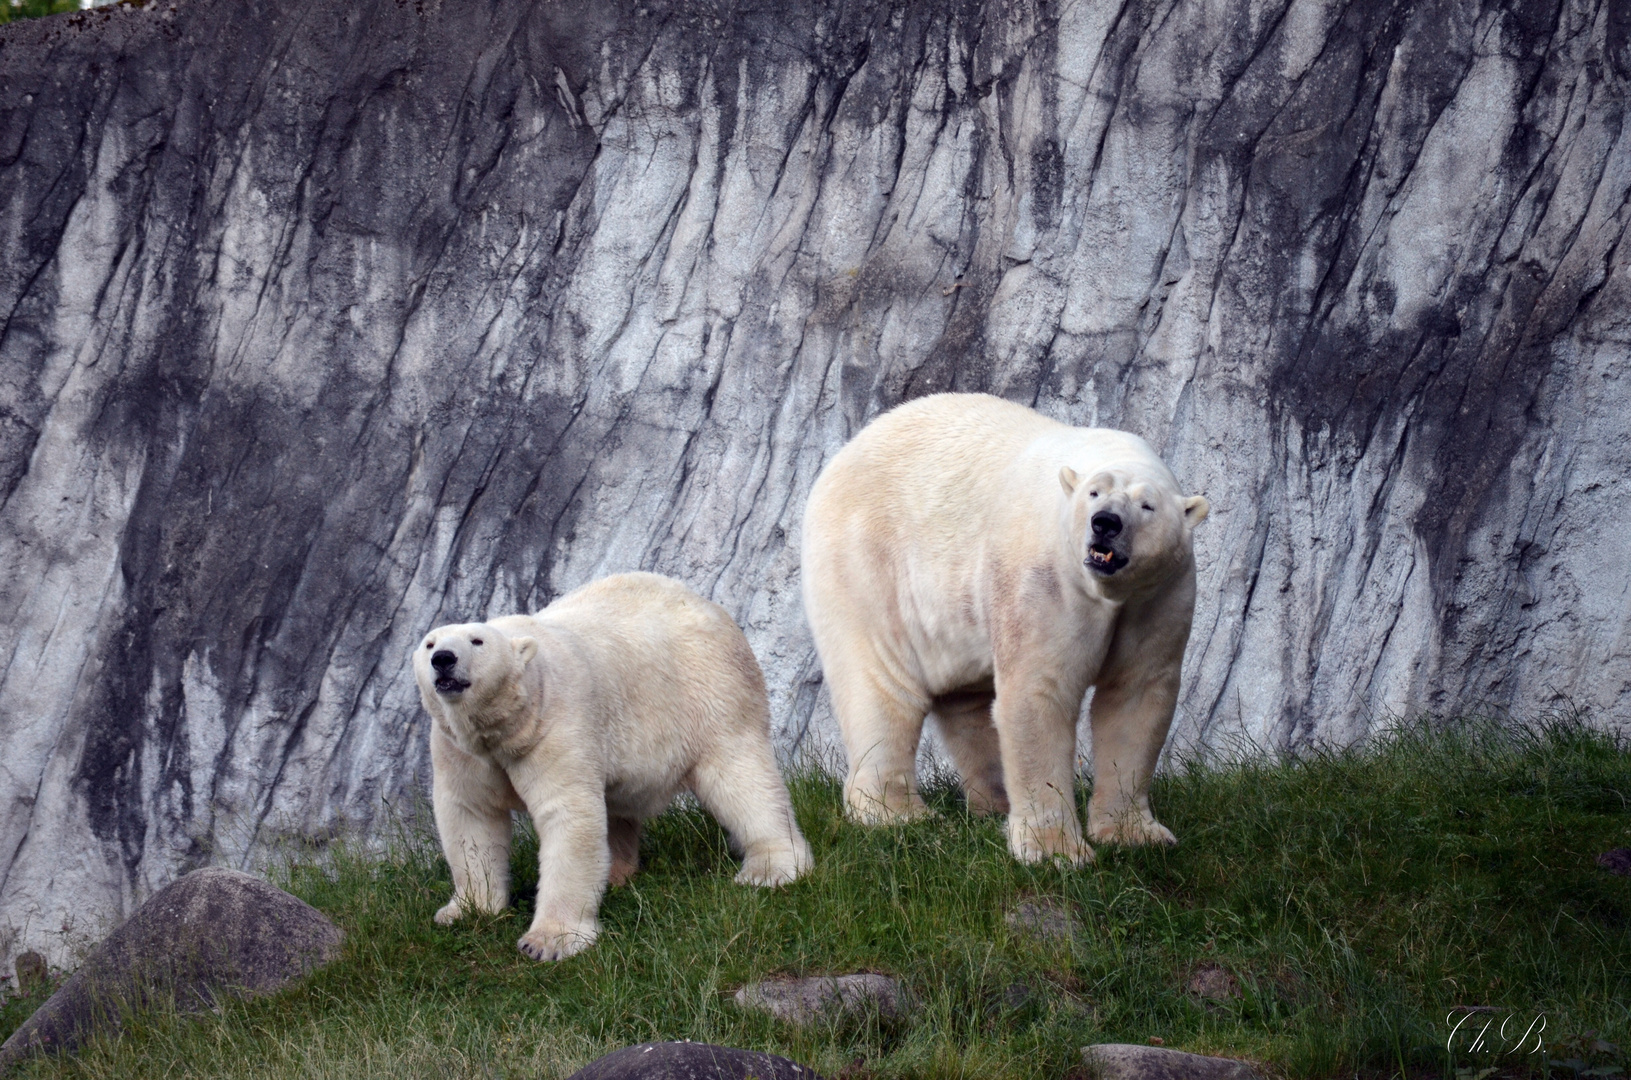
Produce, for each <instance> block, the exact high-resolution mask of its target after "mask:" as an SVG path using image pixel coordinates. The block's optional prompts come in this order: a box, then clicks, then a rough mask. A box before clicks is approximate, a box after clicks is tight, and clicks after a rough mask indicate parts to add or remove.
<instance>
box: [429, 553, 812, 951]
mask: <svg viewBox="0 0 1631 1080" xmlns="http://www.w3.org/2000/svg"><path fill="white" fill-rule="evenodd" d="M478 641H479V642H480V643H481V644H479V645H478V644H476V642H478ZM444 650H446V651H448V652H451V653H452V654H453V655H454V657H455V658H456V663H455V664H454V665H453V666H452V667H451V668H450V669H449V670H450V672H451V673H452V674H453V676H454V678H455V679H456V680H457V681H461V682H467V683H469V687H468V689H464V690H463V691H462V692H458V690H457V687H456V686H455V687H451V688H450V691H449V692H444V691H440V690H438V689H437V687H436V683H435V680H436V676H437V673H436V671H435V670H434V669H433V664H432V658H433V657H435V656H437V655H438V654H440V653H441V652H443V651H444ZM413 666H414V674H415V675H416V676H417V678H418V681H419V693H420V698H421V699H422V700H423V701H424V704H425V709H426V710H427V711H428V712H429V713H430V715H431V718H432V720H433V723H432V725H431V742H430V750H431V769H432V792H433V803H434V806H435V811H436V827H437V830H438V831H439V832H440V833H441V837H442V850H443V852H444V853H445V854H446V856H447V860H448V864H449V865H450V866H451V868H452V870H453V899H452V900H451V901H450V902H449V903H448V904H447V906H446V907H443V908H442V909H441V910H440V911H438V912H437V913H436V921H437V922H439V923H449V922H452V921H453V920H455V919H457V918H458V917H459V916H460V915H461V914H463V913H464V912H466V911H469V910H472V909H474V910H480V911H489V912H496V911H501V910H503V909H504V908H505V907H506V906H507V905H508V904H509V892H510V889H509V865H510V811H511V810H512V809H513V810H525V811H527V813H528V814H530V815H531V817H532V820H533V824H534V825H535V826H536V827H537V830H538V840H539V851H538V908H537V914H536V915H535V916H534V918H533V921H532V926H531V928H530V929H528V931H527V933H526V935H525V936H523V937H522V938H521V940H520V942H519V945H520V948H521V950H522V951H523V952H525V953H526V954H527V955H529V956H531V957H533V958H534V959H538V960H559V959H563V958H565V957H568V956H571V955H572V954H573V953H576V952H579V951H580V950H582V949H584V948H586V947H587V946H588V945H590V944H591V943H593V942H594V940H595V937H596V935H597V934H598V933H599V925H598V923H597V920H596V912H597V910H598V909H599V907H600V898H601V895H602V894H603V893H604V892H605V889H606V886H607V884H608V881H610V883H611V884H620V883H621V882H622V881H624V880H626V879H627V878H628V877H629V875H631V874H633V873H634V871H635V869H636V868H637V860H638V852H639V833H640V822H641V820H642V819H644V818H647V817H650V816H652V815H654V814H658V813H661V812H662V811H663V809H664V808H665V807H667V806H668V805H669V802H670V800H672V798H673V797H674V795H675V793H676V792H678V791H679V790H681V789H684V788H689V789H690V790H691V791H693V792H694V793H695V794H696V796H697V799H698V800H699V801H700V802H701V803H702V805H703V806H705V807H706V808H707V809H708V810H709V812H710V813H712V814H713V815H714V816H715V817H716V818H718V819H719V822H720V824H722V825H723V826H724V827H725V830H726V831H727V832H728V833H729V834H730V837H731V840H732V842H733V844H734V845H735V846H736V847H737V848H739V849H740V850H741V851H742V853H743V854H744V861H743V864H742V870H741V873H739V874H738V875H737V876H736V880H737V881H738V882H741V883H743V884H748V885H764V886H771V887H774V886H777V885H782V884H785V883H787V882H789V881H792V880H793V879H794V878H796V877H798V876H799V875H800V874H802V873H804V871H806V870H807V869H809V867H810V865H811V859H810V848H809V845H808V844H806V843H805V841H804V836H803V834H801V833H800V832H799V827H798V822H797V821H795V820H794V817H793V808H792V805H791V803H790V802H789V801H788V797H787V788H786V786H785V785H784V784H783V783H782V778H781V774H780V773H779V772H777V770H776V761H775V757H774V755H773V753H772V751H771V746H770V713H769V707H768V704H767V701H766V697H765V687H764V676H763V675H762V674H760V671H759V665H758V662H757V661H756V660H755V659H754V657H753V652H752V650H751V649H749V647H748V643H747V640H746V639H745V638H744V637H743V636H742V631H741V630H740V629H738V627H737V626H736V623H735V622H733V621H732V620H731V617H730V616H729V615H728V614H727V613H726V612H725V610H724V609H723V608H721V607H720V606H719V605H717V604H712V603H709V602H708V601H706V600H704V599H702V598H701V597H699V596H697V595H696V594H695V593H693V592H691V591H690V590H689V589H687V588H685V586H683V585H681V584H679V583H678V582H676V581H672V580H670V579H668V578H664V577H659V576H658V575H656V574H620V575H617V576H615V577H609V578H605V579H603V580H601V581H597V582H595V583H593V584H591V585H587V586H585V587H584V588H582V589H579V590H578V591H576V592H574V593H571V594H570V595H568V596H565V597H562V598H561V599H559V600H557V601H556V602H555V603H553V604H551V605H550V606H549V607H547V608H545V609H544V610H543V611H541V612H539V613H538V614H537V615H535V616H527V615H510V616H506V617H504V618H499V619H494V620H493V621H492V622H489V623H466V624H463V625H456V626H443V627H438V628H437V629H435V630H432V631H431V632H430V633H429V634H427V635H426V636H425V638H424V640H423V641H421V642H420V644H419V646H418V647H417V648H416V649H415V650H414V664H413Z"/></svg>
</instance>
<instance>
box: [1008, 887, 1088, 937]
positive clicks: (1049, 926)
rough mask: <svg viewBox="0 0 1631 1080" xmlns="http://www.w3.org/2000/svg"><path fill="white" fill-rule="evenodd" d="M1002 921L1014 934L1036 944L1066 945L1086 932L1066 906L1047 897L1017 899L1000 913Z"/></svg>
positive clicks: (1080, 921) (1074, 914)
mask: <svg viewBox="0 0 1631 1080" xmlns="http://www.w3.org/2000/svg"><path fill="white" fill-rule="evenodd" d="M1003 921H1004V922H1005V923H1007V924H1008V929H1009V930H1011V931H1012V932H1013V933H1014V936H1015V937H1021V938H1025V939H1027V940H1030V941H1034V942H1036V943H1037V944H1039V945H1068V944H1070V943H1071V942H1073V941H1076V940H1078V939H1080V938H1081V937H1082V935H1083V934H1085V933H1086V932H1087V928H1086V927H1084V926H1083V925H1082V920H1080V919H1078V918H1077V917H1076V913H1075V912H1073V911H1072V910H1071V909H1070V907H1069V906H1068V905H1066V904H1065V903H1064V902H1063V901H1060V900H1053V899H1048V898H1043V899H1040V900H1022V901H1020V902H1019V903H1018V904H1015V905H1014V906H1013V907H1012V908H1011V909H1009V911H1008V912H1007V914H1005V915H1004V916H1003Z"/></svg>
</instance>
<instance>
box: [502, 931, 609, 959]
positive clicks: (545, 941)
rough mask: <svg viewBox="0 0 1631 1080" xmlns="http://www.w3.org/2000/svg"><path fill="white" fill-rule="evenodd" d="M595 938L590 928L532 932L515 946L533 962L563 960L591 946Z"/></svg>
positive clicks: (594, 933)
mask: <svg viewBox="0 0 1631 1080" xmlns="http://www.w3.org/2000/svg"><path fill="white" fill-rule="evenodd" d="M596 936H597V935H596V932H595V930H594V928H592V927H589V928H577V929H570V928H568V929H561V930H552V931H544V930H532V931H529V932H528V933H526V934H525V935H523V936H522V938H521V940H520V941H517V942H516V943H515V945H516V948H518V949H520V950H521V951H522V952H523V953H525V954H526V955H527V956H529V957H531V958H532V959H534V960H541V961H552V960H565V959H566V958H567V957H569V956H576V955H577V954H578V953H580V952H582V951H583V950H585V949H587V948H588V947H589V946H591V945H593V944H594V943H595V937H596Z"/></svg>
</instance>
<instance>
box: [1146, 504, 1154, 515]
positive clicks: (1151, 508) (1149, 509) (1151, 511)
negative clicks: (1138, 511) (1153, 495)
mask: <svg viewBox="0 0 1631 1080" xmlns="http://www.w3.org/2000/svg"><path fill="white" fill-rule="evenodd" d="M1144 509H1146V510H1148V511H1149V512H1150V513H1152V514H1153V513H1155V507H1153V506H1151V505H1150V504H1149V503H1145V504H1144Z"/></svg>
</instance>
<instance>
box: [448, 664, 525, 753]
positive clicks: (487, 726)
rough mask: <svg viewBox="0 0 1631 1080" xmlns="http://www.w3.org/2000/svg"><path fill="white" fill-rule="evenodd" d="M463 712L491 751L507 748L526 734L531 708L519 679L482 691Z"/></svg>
mask: <svg viewBox="0 0 1631 1080" xmlns="http://www.w3.org/2000/svg"><path fill="white" fill-rule="evenodd" d="M463 712H464V714H465V722H466V724H467V725H468V726H469V729H470V731H471V733H472V734H473V735H475V736H476V737H477V738H478V739H479V740H481V741H482V742H483V743H484V744H486V745H485V746H484V747H483V749H486V750H488V751H489V752H491V751H494V750H501V749H506V748H507V747H506V745H505V744H506V743H508V742H510V741H511V740H512V739H514V738H515V737H516V736H518V735H524V734H525V732H526V729H527V727H528V723H527V721H528V718H529V716H530V715H531V713H532V710H531V708H530V706H529V703H528V700H527V695H526V693H525V692H524V691H523V689H522V687H521V683H520V680H515V681H512V682H509V683H506V684H505V685H503V686H500V687H498V688H496V689H494V690H492V691H491V692H489V693H487V694H484V695H482V696H481V697H480V698H479V699H478V700H476V701H473V702H471V703H470V705H469V706H468V707H467V708H465V709H464V710H463Z"/></svg>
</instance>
